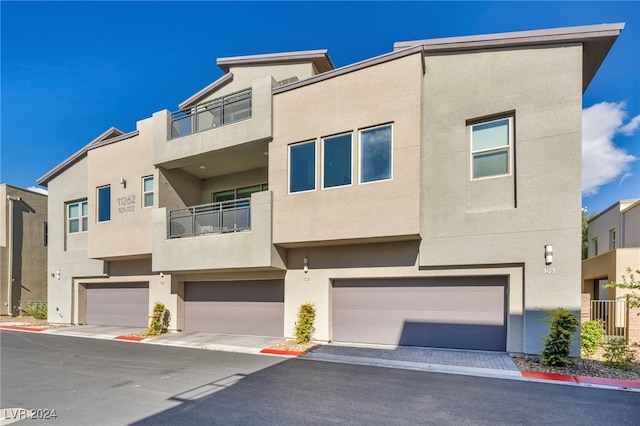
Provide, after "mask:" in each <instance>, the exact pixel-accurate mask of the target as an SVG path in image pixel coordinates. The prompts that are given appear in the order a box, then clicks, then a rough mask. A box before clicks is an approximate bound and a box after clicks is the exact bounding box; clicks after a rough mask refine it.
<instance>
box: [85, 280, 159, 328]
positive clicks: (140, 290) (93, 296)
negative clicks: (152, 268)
mask: <svg viewBox="0 0 640 426" xmlns="http://www.w3.org/2000/svg"><path fill="white" fill-rule="evenodd" d="M148 316H149V285H148V284H147V283H129V284H123V285H102V284H100V285H88V286H87V324H95V325H120V326H128V327H147V325H148Z"/></svg>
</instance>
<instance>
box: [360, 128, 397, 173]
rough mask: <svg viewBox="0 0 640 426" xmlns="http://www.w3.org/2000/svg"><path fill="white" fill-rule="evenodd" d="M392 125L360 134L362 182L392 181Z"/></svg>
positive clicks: (363, 131)
mask: <svg viewBox="0 0 640 426" xmlns="http://www.w3.org/2000/svg"><path fill="white" fill-rule="evenodd" d="M392 133H393V132H392V127H391V125H387V126H382V127H376V128H373V129H367V130H362V131H361V132H360V182H362V183H365V182H374V181H378V180H386V179H391V173H392V171H391V169H392V159H391V151H392V144H393V142H392V137H393V135H392Z"/></svg>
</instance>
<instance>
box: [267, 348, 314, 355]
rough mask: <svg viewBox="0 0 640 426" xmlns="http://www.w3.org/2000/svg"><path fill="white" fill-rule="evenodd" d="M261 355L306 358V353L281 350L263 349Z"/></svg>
mask: <svg viewBox="0 0 640 426" xmlns="http://www.w3.org/2000/svg"><path fill="white" fill-rule="evenodd" d="M260 353H261V354H271V355H289V356H304V355H306V354H307V353H306V352H298V351H283V350H280V349H263V350H261V351H260Z"/></svg>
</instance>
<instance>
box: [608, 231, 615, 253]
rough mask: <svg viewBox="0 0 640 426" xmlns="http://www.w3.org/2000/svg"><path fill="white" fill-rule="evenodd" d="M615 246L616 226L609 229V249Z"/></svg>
mask: <svg viewBox="0 0 640 426" xmlns="http://www.w3.org/2000/svg"><path fill="white" fill-rule="evenodd" d="M615 248H616V228H613V229H609V250H613V249H615Z"/></svg>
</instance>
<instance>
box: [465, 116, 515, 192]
mask: <svg viewBox="0 0 640 426" xmlns="http://www.w3.org/2000/svg"><path fill="white" fill-rule="evenodd" d="M512 147H513V117H506V118H500V119H497V120H491V121H484V122H480V123H475V124H472V125H471V178H472V179H483V178H488V177H496V176H506V175H510V174H511V170H512V168H513V166H512V162H513V160H512V151H513V149H512Z"/></svg>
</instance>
